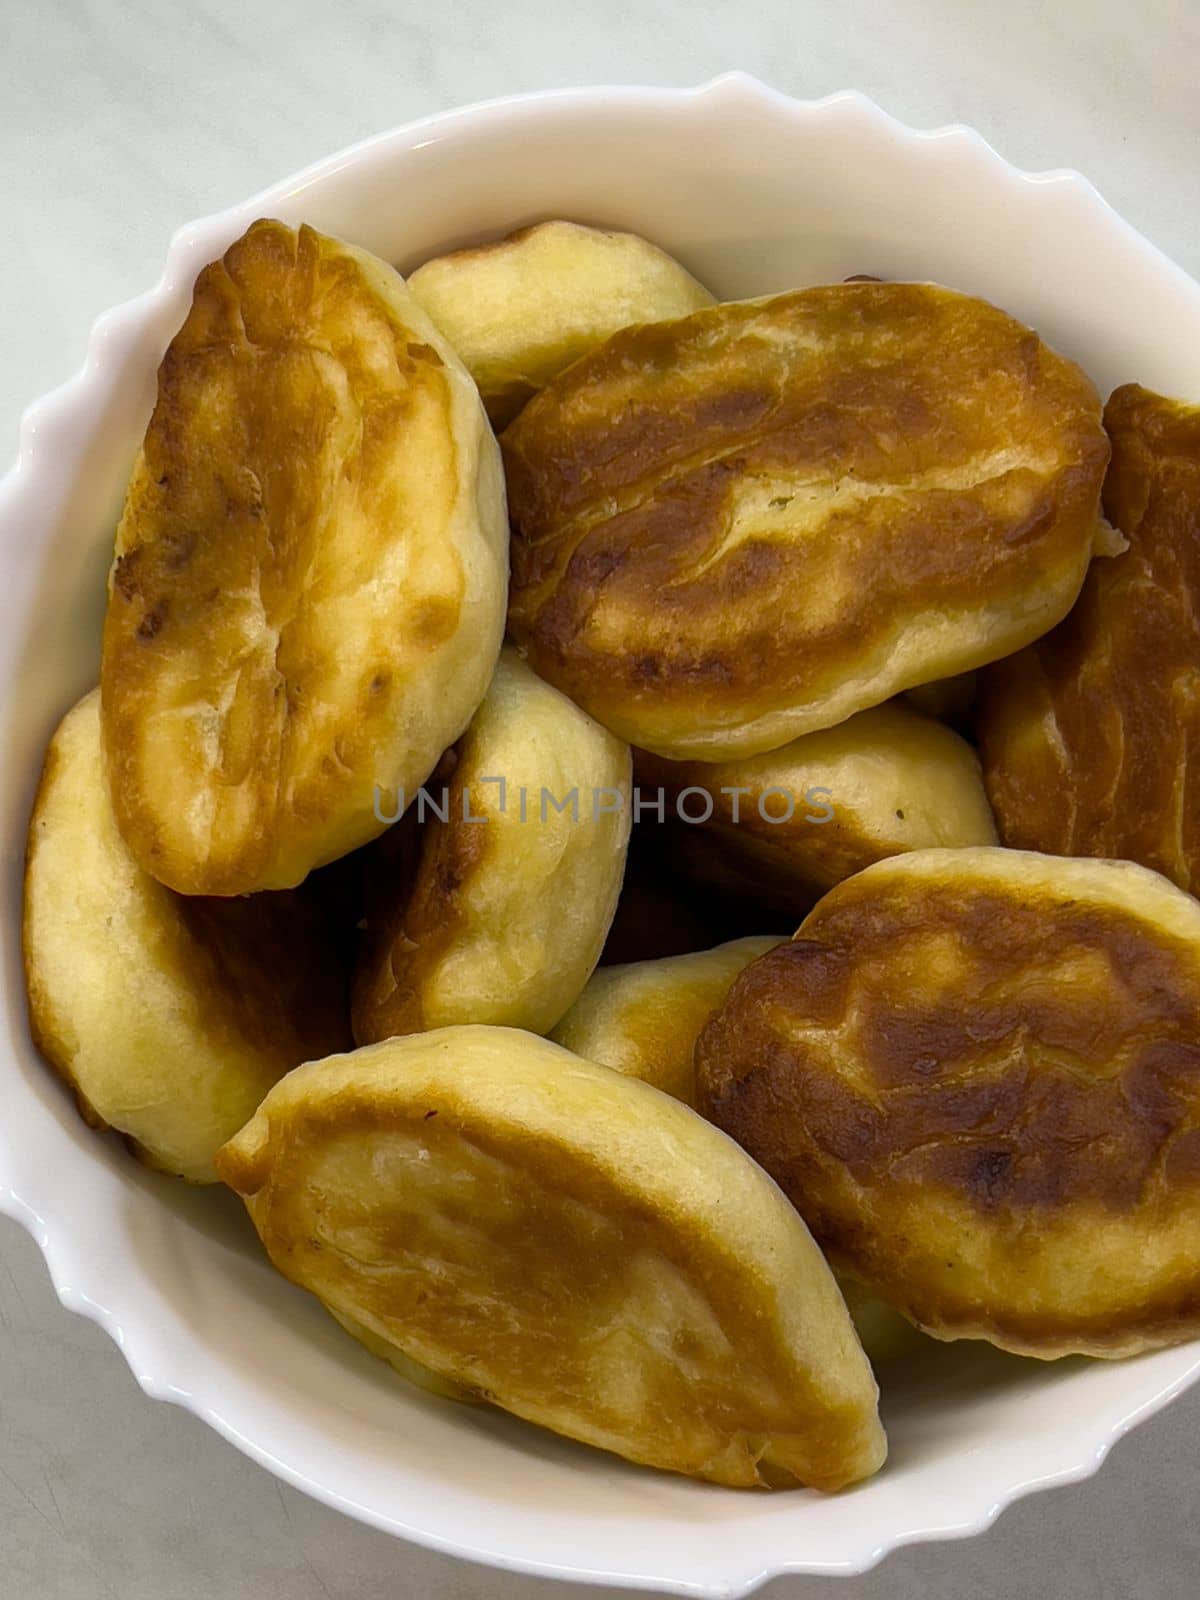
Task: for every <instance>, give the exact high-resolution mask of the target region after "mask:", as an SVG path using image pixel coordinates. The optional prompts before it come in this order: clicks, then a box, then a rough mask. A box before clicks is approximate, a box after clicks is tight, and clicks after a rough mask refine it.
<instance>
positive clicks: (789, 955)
mask: <svg viewBox="0 0 1200 1600" xmlns="http://www.w3.org/2000/svg"><path fill="white" fill-rule="evenodd" d="M696 1070H697V1086H698V1093H699V1104H700V1107H701V1109H702V1110H704V1111H705V1112H706V1114H707V1115H709V1116H711V1117H712V1118H713V1120H714V1121H716V1122H717V1123H718V1125H719V1126H721V1127H723V1128H725V1129H726V1131H727V1132H729V1133H731V1134H732V1135H733V1136H734V1137H735V1138H736V1139H737V1140H738V1141H739V1143H740V1144H742V1145H743V1147H744V1148H745V1149H746V1150H748V1151H749V1153H750V1154H751V1155H753V1156H754V1157H755V1159H756V1160H757V1161H759V1162H761V1163H762V1165H763V1166H764V1167H765V1168H766V1170H767V1171H768V1172H770V1173H771V1174H772V1175H773V1176H774V1177H775V1178H776V1179H777V1181H778V1182H779V1183H780V1185H781V1186H782V1187H783V1189H784V1191H785V1192H786V1193H787V1194H788V1195H789V1196H790V1197H791V1198H792V1200H793V1201H794V1202H795V1204H796V1206H797V1207H798V1209H799V1210H800V1212H801V1214H802V1215H803V1216H804V1218H805V1220H806V1221H807V1222H808V1223H809V1226H810V1227H811V1228H812V1230H813V1232H814V1235H815V1236H816V1238H817V1239H818V1241H819V1242H820V1243H821V1244H822V1245H823V1246H824V1247H825V1249H826V1250H827V1252H828V1253H829V1256H830V1260H831V1261H832V1262H833V1264H834V1265H835V1266H836V1267H841V1268H843V1269H849V1271H850V1272H851V1273H852V1274H853V1275H854V1276H855V1277H857V1278H859V1279H860V1280H861V1281H862V1282H863V1283H865V1284H867V1285H869V1286H871V1287H872V1288H874V1289H875V1290H877V1292H878V1293H879V1294H880V1295H881V1297H883V1298H885V1299H887V1300H888V1301H889V1302H890V1303H891V1304H893V1305H894V1306H896V1307H897V1308H898V1309H900V1310H901V1311H903V1312H904V1313H905V1314H906V1315H908V1316H909V1317H910V1318H911V1319H912V1320H913V1321H914V1322H916V1323H917V1324H918V1326H920V1327H922V1328H924V1329H925V1330H926V1331H927V1332H930V1333H933V1334H935V1335H937V1336H938V1337H940V1338H945V1339H952V1338H982V1339H988V1340H990V1341H991V1342H992V1343H994V1344H997V1345H1000V1346H1002V1347H1004V1348H1006V1349H1009V1350H1015V1351H1018V1352H1020V1353H1023V1354H1026V1355H1033V1356H1041V1357H1054V1356H1061V1355H1066V1354H1070V1353H1075V1352H1078V1353H1083V1354H1088V1355H1095V1356H1123V1355H1130V1354H1133V1353H1135V1352H1137V1351H1139V1350H1145V1349H1150V1348H1153V1347H1155V1346H1159V1345H1165V1344H1171V1343H1174V1342H1177V1341H1179V1340H1184V1339H1189V1338H1192V1337H1194V1336H1196V1335H1197V1334H1200V905H1197V903H1196V901H1194V900H1193V899H1192V898H1191V897H1190V896H1189V895H1185V894H1184V893H1182V892H1181V891H1180V890H1179V889H1177V888H1175V886H1174V885H1173V884H1171V883H1169V882H1168V881H1167V880H1166V879H1164V878H1162V877H1160V876H1158V875H1157V874H1156V873H1152V872H1148V871H1147V870H1146V869H1144V868H1142V867H1139V866H1135V865H1133V864H1131V863H1128V862H1115V861H1086V860H1065V859H1062V858H1060V857H1055V856H1043V855H1034V854H1032V853H1026V852H1020V851H1009V850H998V849H992V850H958V851H945V850H930V851H922V852H919V853H916V854H913V855H907V856H896V857H893V858H892V859H891V860H888V861H884V862H881V863H879V864H878V865H877V866H874V867H869V868H867V870H866V871H865V872H862V873H859V874H858V876H857V877H854V878H851V879H849V880H848V881H847V882H845V883H843V884H840V885H839V886H838V887H837V888H836V889H834V890H832V891H831V892H830V893H829V894H828V895H827V896H826V897H825V899H824V900H822V901H821V903H820V904H819V905H818V906H817V907H816V909H815V910H814V911H813V912H812V914H811V915H810V916H809V917H808V918H807V919H806V921H805V922H804V923H803V924H802V926H801V928H800V930H799V932H798V933H797V935H796V938H795V940H794V941H793V942H792V943H791V944H788V945H782V946H780V947H779V948H778V949H777V950H774V951H772V952H770V953H769V954H768V955H766V956H763V957H762V958H760V960H758V961H756V962H755V963H754V964H753V965H752V966H750V967H748V968H747V969H746V971H745V972H744V973H743V974H742V976H741V977H740V978H739V979H738V980H737V981H736V982H735V983H734V985H733V987H732V989H731V990H730V993H729V997H728V999H727V1000H726V1002H725V1004H724V1006H723V1007H722V1008H721V1010H720V1011H719V1012H718V1013H717V1015H716V1016H715V1017H714V1019H713V1021H712V1022H711V1023H710V1024H709V1026H708V1027H707V1029H706V1030H705V1032H704V1033H703V1034H702V1035H701V1037H700V1039H699V1041H698V1043H697V1046H696Z"/></svg>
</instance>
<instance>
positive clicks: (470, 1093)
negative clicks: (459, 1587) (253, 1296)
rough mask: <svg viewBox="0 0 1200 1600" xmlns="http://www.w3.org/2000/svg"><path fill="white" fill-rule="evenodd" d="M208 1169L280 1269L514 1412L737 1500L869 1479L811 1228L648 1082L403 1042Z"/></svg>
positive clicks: (287, 1101)
mask: <svg viewBox="0 0 1200 1600" xmlns="http://www.w3.org/2000/svg"><path fill="white" fill-rule="evenodd" d="M219 1166H220V1171H221V1175H222V1177H223V1178H224V1179H225V1181H226V1182H227V1183H228V1184H230V1185H231V1187H232V1188H234V1189H235V1190H237V1192H238V1193H239V1194H241V1195H242V1196H244V1198H245V1200H246V1205H247V1209H248V1210H249V1213H250V1216H251V1219H252V1220H253V1222H254V1225H255V1227H256V1228H257V1229H258V1232H259V1234H260V1235H261V1237H262V1240H263V1243H264V1245H265V1246H266V1249H267V1251H268V1253H269V1255H270V1257H271V1259H272V1261H273V1262H274V1263H275V1265H276V1266H277V1267H278V1268H279V1269H280V1271H282V1272H283V1273H284V1274H286V1276H288V1277H289V1278H291V1279H292V1280H293V1281H294V1282H296V1283H299V1284H301V1285H302V1286H303V1287H305V1288H307V1289H310V1290H311V1291H312V1292H313V1293H314V1294H317V1295H318V1296H319V1297H320V1298H321V1299H322V1300H323V1301H325V1302H326V1304H327V1305H329V1306H330V1307H332V1308H334V1309H335V1310H337V1311H338V1312H341V1313H343V1314H348V1315H349V1316H351V1317H353V1318H354V1319H356V1320H357V1321H358V1322H359V1323H361V1324H362V1325H363V1326H364V1327H365V1328H367V1329H368V1330H369V1331H370V1332H371V1333H373V1334H375V1335H376V1336H377V1337H379V1338H381V1339H383V1340H386V1341H388V1342H390V1343H393V1344H395V1345H396V1346H397V1347H398V1348H399V1349H400V1350H401V1351H403V1353H404V1354H405V1355H407V1356H409V1357H410V1358H412V1359H414V1360H416V1361H419V1362H420V1363H421V1364H422V1365H424V1366H426V1367H429V1368H430V1369H432V1370H433V1371H434V1372H436V1373H438V1374H440V1375H441V1376H443V1377H445V1378H449V1379H451V1380H452V1381H453V1382H455V1383H459V1384H461V1385H463V1386H464V1387H466V1388H468V1389H472V1390H476V1391H478V1392H480V1393H481V1394H482V1395H483V1396H484V1397H486V1398H487V1399H490V1400H492V1401H494V1402H495V1403H496V1404H498V1405H501V1406H503V1407H504V1408H505V1409H507V1410H509V1411H512V1412H515V1413H516V1414H517V1415H518V1416H521V1417H525V1418H527V1419H528V1420H530V1421H533V1422H537V1423H540V1424H542V1425H543V1426H545V1427H548V1428H552V1429H554V1430H555V1431H556V1432H558V1433H563V1434H566V1435H568V1436H569V1437H571V1438H574V1439H579V1440H582V1441H583V1442H585V1443H588V1444H592V1445H596V1446H599V1447H600V1448H601V1449H605V1450H611V1451H615V1452H616V1453H617V1454H618V1455H622V1456H625V1457H627V1458H628V1459H630V1460H632V1461H638V1462H643V1463H645V1464H647V1465H650V1466H656V1467H661V1468H665V1469H668V1470H671V1471H675V1472H683V1473H688V1474H691V1475H693V1476H696V1477H701V1478H708V1479H710V1480H712V1481H714V1482H717V1483H723V1484H728V1485H730V1486H734V1487H737V1486H750V1485H755V1484H764V1483H766V1484H771V1485H789V1484H794V1483H803V1484H808V1485H811V1486H813V1487H817V1488H824V1489H835V1488H840V1487H842V1486H843V1485H845V1484H848V1483H852V1482H855V1481H856V1480H858V1479H860V1478H862V1477H865V1476H867V1475H869V1474H870V1473H872V1472H874V1471H875V1470H876V1469H877V1468H878V1467H879V1465H880V1464H881V1462H882V1461H883V1458H884V1454H885V1449H886V1446H885V1441H884V1435H883V1430H882V1428H881V1426H880V1423H879V1418H878V1414H877V1410H876V1389H875V1384H874V1380H873V1378H872V1375H871V1371H870V1367H869V1366H868V1364H867V1361H866V1358H865V1356H864V1355H863V1352H862V1349H861V1347H860V1346H859V1343H858V1340H857V1338H856V1337H855V1334H854V1330H853V1328H852V1326H851V1323H850V1319H849V1316H848V1314H847V1312H846V1308H845V1305H844V1303H843V1301H842V1297H841V1295H840V1294H839V1292H838V1289H837V1286H836V1285H835V1283H834V1281H833V1278H832V1276H831V1274H830V1272H829V1269H828V1267H827V1266H826V1264H825V1261H824V1259H823V1258H822V1256H821V1253H820V1251H819V1250H818V1249H817V1247H816V1245H815V1244H814V1243H813V1241H812V1238H811V1237H810V1235H809V1233H808V1230H807V1228H805V1226H804V1224H803V1223H802V1222H801V1221H800V1219H799V1217H798V1216H797V1215H796V1213H795V1211H794V1210H793V1209H792V1207H791V1206H789V1205H788V1203H787V1201H786V1200H785V1199H784V1197H783V1196H782V1195H781V1194H780V1193H779V1191H778V1189H777V1188H776V1187H775V1185H774V1184H772V1183H771V1182H770V1181H769V1180H768V1179H767V1178H766V1176H765V1175H764V1174H763V1173H762V1172H761V1171H760V1170H759V1169H758V1168H757V1167H756V1166H755V1165H754V1163H753V1162H752V1161H750V1160H749V1159H748V1158H747V1157H746V1156H745V1155H744V1154H743V1152H742V1151H740V1150H739V1149H738V1148H737V1146H736V1145H734V1144H733V1143H732V1142H731V1141H730V1140H728V1139H726V1138H725V1137H724V1135H723V1134H721V1133H719V1132H718V1131H717V1130H716V1129H715V1128H712V1127H710V1126H709V1125H708V1124H707V1123H706V1122H704V1121H703V1119H702V1118H700V1117H698V1116H697V1115H696V1114H695V1113H694V1112H693V1111H690V1110H688V1108H687V1107H686V1106H682V1105H680V1104H678V1103H677V1102H676V1101H674V1100H672V1099H671V1098H670V1097H669V1096H667V1095H664V1094H660V1093H659V1092H658V1091H657V1090H656V1089H652V1088H651V1087H650V1086H649V1085H648V1084H645V1083H641V1082H639V1081H637V1080H636V1079H634V1078H628V1077H625V1076H623V1075H622V1074H621V1073H619V1072H613V1071H611V1070H610V1069H609V1068H607V1067H600V1066H596V1065H595V1064H593V1063H592V1062H587V1061H581V1060H579V1059H578V1058H576V1057H574V1056H572V1055H571V1054H570V1053H569V1052H568V1051H565V1050H562V1049H560V1048H559V1047H558V1046H557V1045H554V1044H550V1043H549V1042H547V1041H546V1040H544V1039H539V1038H536V1037H535V1036H534V1035H533V1034H529V1033H522V1032H518V1031H516V1030H513V1029H508V1028H486V1027H458V1028H445V1029H441V1030H438V1031H436V1032H432V1033H425V1034H413V1035H409V1036H407V1037H405V1038H399V1039H389V1040H387V1041H385V1042H384V1043H382V1044H379V1045H373V1046H370V1047H368V1048H366V1049H363V1050H359V1051H357V1052H355V1053H354V1054H353V1055H348V1056H337V1057H333V1058H331V1059H330V1060H327V1061H319V1062H313V1063H310V1064H309V1065H308V1066H306V1067H303V1068H301V1069H300V1070H299V1071H297V1072H293V1073H291V1074H289V1076H288V1077H287V1079H286V1080H285V1081H284V1082H283V1083H281V1084H279V1085H277V1087H276V1088H275V1090H274V1091H273V1092H272V1093H271V1094H270V1095H268V1096H267V1098H266V1099H265V1100H264V1102H263V1104H262V1106H261V1107H260V1108H259V1110H258V1111H257V1112H256V1114H255V1116H254V1117H253V1119H252V1120H251V1121H250V1123H249V1124H248V1125H247V1126H246V1127H245V1128H244V1129H243V1130H242V1132H241V1133H240V1134H239V1135H238V1136H237V1138H236V1139H234V1140H233V1141H232V1142H231V1143H230V1144H229V1145H227V1146H226V1147H225V1149H224V1150H223V1151H222V1152H221V1155H220V1157H219ZM599 1330H603V1337H600V1336H598V1334H599Z"/></svg>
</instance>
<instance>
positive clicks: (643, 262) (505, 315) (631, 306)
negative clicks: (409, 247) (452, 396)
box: [408, 222, 713, 428]
mask: <svg viewBox="0 0 1200 1600" xmlns="http://www.w3.org/2000/svg"><path fill="white" fill-rule="evenodd" d="M408 286H409V288H410V289H411V290H412V292H413V295H414V296H415V297H416V299H417V301H418V302H419V303H420V304H421V305H422V306H423V307H424V308H425V310H426V311H427V312H428V314H429V316H430V317H431V318H432V319H433V321H434V322H435V323H436V324H437V326H438V327H439V328H440V329H441V330H442V332H443V333H444V334H445V336H446V338H447V339H449V341H450V343H451V344H452V345H453V346H454V348H455V350H457V351H458V354H459V356H460V357H461V358H462V360H463V362H464V363H465V364H466V368H467V371H468V372H469V373H470V374H471V376H472V377H473V378H474V379H475V382H476V383H477V384H478V385H479V392H480V394H481V395H482V396H483V402H484V405H486V407H487V411H488V416H489V417H491V419H492V421H493V422H494V423H495V424H496V426H497V427H498V428H499V427H502V426H503V425H504V424H505V423H506V422H509V421H511V419H512V418H513V417H515V416H516V414H517V412H518V411H519V410H520V409H521V407H522V406H523V405H524V404H525V402H526V401H527V400H528V399H529V397H530V395H532V394H535V393H536V392H537V390H539V389H541V388H543V387H544V386H545V385H546V384H547V383H549V381H550V379H551V378H553V377H554V376H555V374H556V373H558V372H561V371H562V369H563V368H564V367H566V366H569V365H570V363H571V362H572V361H575V360H577V359H578V357H580V356H581V355H584V354H585V353H586V352H587V351H588V350H592V349H594V348H595V346H596V345H598V344H601V343H603V341H604V340H605V339H607V338H608V337H609V335H610V334H613V333H616V332H617V331H618V329H620V328H627V327H629V326H630V324H631V323H642V322H661V321H662V320H663V319H664V318H667V317H686V316H687V315H688V313H689V312H691V311H699V310H700V308H701V307H702V306H711V305H712V304H713V297H712V295H711V294H709V292H708V290H707V289H705V288H703V287H702V286H701V285H700V284H698V283H697V282H696V280H695V278H693V277H692V275H691V273H689V272H685V271H684V269H683V268H682V267H681V266H680V265H679V263H678V261H675V260H674V259H673V258H672V257H671V256H669V255H667V253H666V251H665V250H660V249H659V248H658V246H657V245H653V244H650V243H649V241H648V240H646V239H642V238H639V237H638V235H637V234H635V233H613V232H610V231H608V230H607V229H604V228H586V227H583V226H582V225H581V224H580V223H578V222H540V223H538V224H537V226H536V227H532V228H521V229H519V230H518V231H517V232H516V233H510V234H509V236H508V237H507V238H506V239H499V240H497V241H496V242H495V243H493V244H485V245H477V246H475V247H474V248H472V249H469V250H455V251H453V252H452V253H451V254H450V255H445V256H438V257H437V258H436V260H433V261H427V262H426V263H425V265H424V266H423V267H418V268H417V270H416V272H414V273H412V275H411V276H410V277H409V280H408Z"/></svg>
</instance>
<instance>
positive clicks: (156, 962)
mask: <svg viewBox="0 0 1200 1600" xmlns="http://www.w3.org/2000/svg"><path fill="white" fill-rule="evenodd" d="M24 947H25V984H26V992H27V995H28V1001H29V1018H30V1024H31V1027H32V1030H33V1039H34V1043H35V1045H36V1046H37V1048H38V1050H39V1051H40V1052H41V1054H42V1055H43V1056H44V1057H45V1058H46V1060H47V1061H48V1062H49V1063H50V1065H51V1066H52V1067H54V1068H55V1070H56V1071H57V1072H58V1073H59V1074H60V1075H61V1076H62V1077H63V1078H65V1079H66V1081H67V1082H68V1083H69V1084H70V1085H71V1087H72V1088H73V1089H74V1091H75V1096H76V1100H77V1101H78V1104H79V1108H80V1110H81V1112H82V1113H83V1115H84V1117H85V1118H86V1120H87V1121H88V1122H90V1123H91V1124H93V1126H100V1127H104V1126H110V1127H113V1128H116V1129H117V1130H118V1131H119V1132H121V1133H123V1134H124V1135H125V1136H126V1138H127V1139H128V1140H129V1141H130V1143H131V1144H132V1145H133V1147H134V1149H135V1150H136V1151H137V1152H138V1153H139V1154H140V1155H142V1156H143V1157H144V1158H145V1159H146V1160H147V1161H148V1162H149V1163H150V1165H152V1166H155V1167H160V1168H162V1169H163V1170H165V1171H167V1172H173V1173H177V1174H178V1175H179V1176H181V1177H184V1178H190V1179H192V1180H193V1181H195V1182H198V1183H211V1182H213V1181H214V1180H215V1176H216V1175H215V1173H214V1172H213V1166H212V1158H213V1155H214V1153H215V1151H216V1150H217V1149H218V1147H219V1146H220V1145H222V1144H224V1142H225V1140H226V1139H228V1138H230V1137H231V1136H232V1135H233V1134H234V1133H236V1132H237V1130H238V1128H240V1127H241V1126H242V1124H243V1123H244V1122H245V1120H246V1118H247V1117H248V1116H250V1114H251V1112H252V1111H253V1110H254V1108H255V1107H256V1106H257V1105H258V1102H259V1101H260V1100H261V1099H262V1097H263V1095H264V1094H265V1093H266V1092H267V1090H268V1089H269V1088H270V1087H271V1085H272V1084H273V1083H274V1082H275V1081H276V1079H278V1078H280V1077H281V1076H282V1075H283V1074H284V1073H285V1072H288V1071H290V1070H291V1068H292V1067H294V1066H296V1065H297V1063H299V1062H301V1061H304V1060H306V1059H307V1058H308V1057H310V1056H320V1055H326V1054H327V1053H328V1052H330V1051H331V1050H340V1049H343V1048H345V1045H346V1043H347V1041H348V1036H349V1026H348V1018H347V1015H346V1012H347V1006H346V972H345V967H344V966H343V965H342V964H341V963H340V962H339V960H338V959H337V957H336V955H335V953H334V952H333V950H332V948H331V946H330V942H329V941H327V939H326V937H325V933H324V929H323V927H322V926H321V925H320V923H319V921H318V919H317V918H316V917H315V915H314V914H313V909H312V908H311V907H310V906H309V905H307V904H306V902H305V900H304V899H303V898H302V897H301V896H300V895H297V894H285V895H265V896H258V897H256V898H254V899H249V900H206V899H184V898H182V897H181V896H179V895H176V894H173V893H172V892H171V891H170V890H169V889H164V888H163V886H162V885H161V884H160V883H158V882H156V881H155V879H153V878H151V877H150V876H149V875H148V874H147V873H145V872H143V871H142V870H141V868H140V867H139V866H138V865H137V864H136V862H135V861H134V860H133V858H132V857H131V856H130V854H129V851H128V850H127V849H126V847H125V845H124V843H123V841H122V839H121V836H120V834H119V833H118V832H117V828H116V824H115V822H114V821H113V815H112V807H111V805H110V804H109V799H108V790H107V786H106V784H105V781H104V770H103V760H102V754H101V746H100V696H99V693H98V692H97V691H93V692H92V693H91V694H89V695H87V696H86V697H85V698H84V699H83V700H81V701H80V702H79V704H78V705H77V706H76V707H75V708H74V710H72V711H69V712H68V713H67V715H66V716H65V717H64V719H63V721H62V723H61V725H60V726H59V728H58V731H57V732H56V733H55V735H54V738H53V739H52V740H51V741H50V748H49V750H48V752H47V754H46V764H45V767H44V769H43V772H42V781H41V786H40V788H39V789H38V794H37V800H36V802H35V804H34V809H33V817H32V819H31V821H30V824H29V844H28V854H27V858H26V865H25V921H24Z"/></svg>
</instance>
